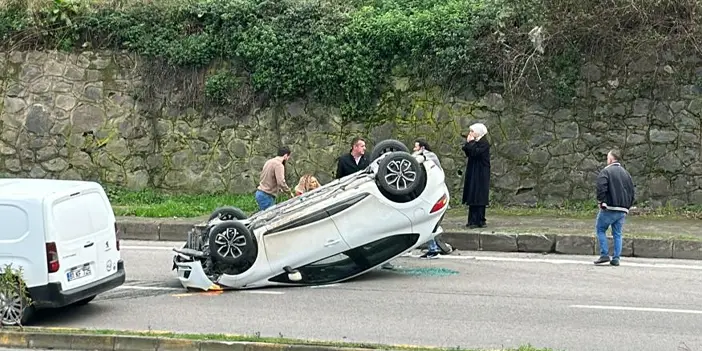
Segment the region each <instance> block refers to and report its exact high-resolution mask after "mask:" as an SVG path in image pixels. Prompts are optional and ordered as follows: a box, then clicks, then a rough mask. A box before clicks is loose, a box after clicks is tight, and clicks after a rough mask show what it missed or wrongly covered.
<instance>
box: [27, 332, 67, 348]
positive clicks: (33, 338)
mask: <svg viewBox="0 0 702 351" xmlns="http://www.w3.org/2000/svg"><path fill="white" fill-rule="evenodd" d="M27 338H28V339H29V340H28V342H27V347H29V348H30V349H56V350H71V349H72V348H71V345H72V343H73V336H72V335H70V334H55V333H29V334H28V335H27Z"/></svg>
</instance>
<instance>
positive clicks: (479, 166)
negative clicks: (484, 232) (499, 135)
mask: <svg viewBox="0 0 702 351" xmlns="http://www.w3.org/2000/svg"><path fill="white" fill-rule="evenodd" d="M462 149H463V152H464V153H465V154H466V157H467V158H468V161H467V163H466V171H465V174H464V176H465V178H464V180H463V199H462V203H463V204H464V205H469V206H487V204H488V199H489V196H490V142H488V141H487V140H486V139H485V138H482V139H480V140H478V141H471V142H467V143H464V144H463V148H462Z"/></svg>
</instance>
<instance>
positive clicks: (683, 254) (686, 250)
mask: <svg viewBox="0 0 702 351" xmlns="http://www.w3.org/2000/svg"><path fill="white" fill-rule="evenodd" d="M673 258H681V259H687V260H702V241H695V240H674V241H673Z"/></svg>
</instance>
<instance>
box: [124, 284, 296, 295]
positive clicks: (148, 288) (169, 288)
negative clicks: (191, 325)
mask: <svg viewBox="0 0 702 351" xmlns="http://www.w3.org/2000/svg"><path fill="white" fill-rule="evenodd" d="M117 289H126V290H182V291H185V289H183V288H171V287H159V286H141V285H121V286H118V287H117ZM233 291H235V290H233ZM239 292H242V293H246V294H268V295H282V294H285V292H283V291H263V290H240V291H239Z"/></svg>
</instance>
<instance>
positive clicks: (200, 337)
mask: <svg viewBox="0 0 702 351" xmlns="http://www.w3.org/2000/svg"><path fill="white" fill-rule="evenodd" d="M7 330H13V328H8V329H7ZM24 330H25V331H28V332H33V331H38V332H41V333H56V334H88V335H118V336H144V337H155V338H163V339H181V340H192V341H230V342H237V341H238V342H261V343H271V344H288V345H311V346H330V347H341V348H363V349H371V350H412V351H445V350H446V351H448V350H454V351H461V350H462V351H471V350H473V349H464V348H460V347H452V348H438V347H420V346H409V345H383V344H370V343H350V342H333V341H318V340H305V339H291V338H286V337H284V336H283V335H282V334H281V335H280V336H279V337H262V336H260V334H259V333H256V335H233V334H182V333H171V332H152V331H149V332H138V331H130V330H109V329H107V330H106V329H73V328H65V329H63V328H51V329H43V328H24ZM473 351H478V350H473ZM494 351H498V350H494ZM499 351H555V350H553V349H549V348H536V347H533V346H531V345H523V346H520V347H519V348H516V349H515V348H509V349H500V350H499Z"/></svg>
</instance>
